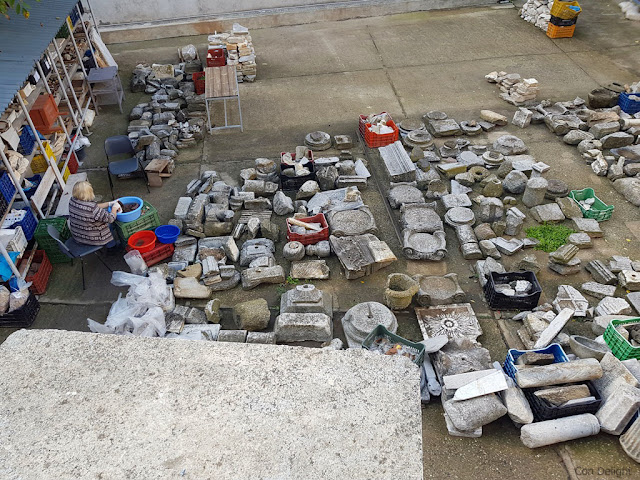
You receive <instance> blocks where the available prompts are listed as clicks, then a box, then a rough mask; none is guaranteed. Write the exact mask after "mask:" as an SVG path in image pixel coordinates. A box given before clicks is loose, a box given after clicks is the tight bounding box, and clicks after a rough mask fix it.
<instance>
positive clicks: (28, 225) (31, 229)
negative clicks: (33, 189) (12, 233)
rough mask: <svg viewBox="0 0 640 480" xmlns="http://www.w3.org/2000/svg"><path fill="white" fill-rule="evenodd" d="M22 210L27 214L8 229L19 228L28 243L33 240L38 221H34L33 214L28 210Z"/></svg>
mask: <svg viewBox="0 0 640 480" xmlns="http://www.w3.org/2000/svg"><path fill="white" fill-rule="evenodd" d="M24 210H25V212H27V213H25V215H24V217H23V218H22V220H20V221H19V222H15V223H14V224H13V225H11V227H9V228H16V227H21V228H22V231H23V232H24V236H25V237H26V238H27V240H28V241H30V240H31V239H32V238H33V234H34V233H35V231H36V227H37V226H38V221H37V220H36V217H35V216H34V215H33V212H32V211H31V209H30V208H25V209H24Z"/></svg>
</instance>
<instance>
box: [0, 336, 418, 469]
mask: <svg viewBox="0 0 640 480" xmlns="http://www.w3.org/2000/svg"><path fill="white" fill-rule="evenodd" d="M167 358H171V359H172V360H171V361H170V362H167V361H166V359H167ZM0 361H1V362H2V363H3V364H10V365H13V367H12V368H11V369H10V371H9V370H6V371H4V372H3V373H2V374H0V404H2V405H3V408H2V410H1V411H0V423H1V424H2V425H3V442H5V445H11V446H12V448H11V449H4V451H3V454H2V455H1V456H0V471H2V472H11V473H10V474H9V477H12V478H25V479H31V478H42V474H43V472H46V477H47V478H72V477H73V478H99V477H102V478H129V479H132V480H134V479H146V478H174V477H175V478H180V476H181V475H183V473H181V472H184V473H186V474H187V476H189V477H193V478H225V479H246V478H306V479H325V478H392V477H397V476H400V477H401V478H407V479H416V480H417V479H422V471H423V463H422V414H421V407H420V396H419V395H420V393H419V392H420V387H419V382H420V375H419V369H417V368H416V366H415V365H414V364H412V363H411V362H410V361H408V360H407V359H405V358H402V357H385V356H381V355H372V354H371V353H369V352H366V351H363V350H361V349H351V350H347V351H334V350H331V351H324V350H320V349H310V348H303V347H288V346H280V345H246V344H235V343H217V342H193V341H175V340H167V339H150V338H131V337H124V336H117V335H98V334H88V333H80V332H64V331H57V330H33V331H27V330H21V331H19V332H17V333H15V334H13V335H11V336H10V337H9V338H8V339H7V341H6V342H5V343H4V344H2V346H0ZM207 378H210V379H211V378H215V381H207V380H206V379H207ZM345 379H347V380H345ZM116 384H117V387H118V388H117V389H115V388H114V385H116ZM35 385H37V388H34V386H35ZM17 397H19V401H18V400H17ZM381 418H384V419H385V421H384V422H380V419H381ZM327 419H330V421H328V420H327ZM247 425H250V426H251V428H250V429H248V428H247ZM389 425H393V428H391V429H390V428H389ZM52 445H55V448H52ZM241 445H245V446H247V445H250V446H251V448H238V447H239V446H241ZM61 458H64V461H61ZM4 478H7V477H6V476H5V477H4ZM185 478H186V477H185Z"/></svg>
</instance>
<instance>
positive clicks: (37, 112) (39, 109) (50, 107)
mask: <svg viewBox="0 0 640 480" xmlns="http://www.w3.org/2000/svg"><path fill="white" fill-rule="evenodd" d="M59 114H60V112H59V111H58V106H57V105H56V101H55V99H54V98H53V95H52V94H51V93H49V94H45V95H40V96H39V97H38V98H37V99H36V101H35V102H34V104H33V106H32V107H31V110H29V116H30V117H31V121H32V122H33V124H34V125H35V127H36V130H39V131H40V132H41V133H44V132H43V130H46V129H49V128H51V126H52V125H53V124H54V122H55V121H56V120H57V118H58V115H59ZM40 127H42V128H40Z"/></svg>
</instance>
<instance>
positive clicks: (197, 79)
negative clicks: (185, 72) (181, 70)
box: [191, 72, 204, 95]
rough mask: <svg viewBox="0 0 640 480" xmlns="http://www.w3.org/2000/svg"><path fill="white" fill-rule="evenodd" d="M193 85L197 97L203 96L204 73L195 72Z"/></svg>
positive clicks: (192, 77) (192, 75)
mask: <svg viewBox="0 0 640 480" xmlns="http://www.w3.org/2000/svg"><path fill="white" fill-rule="evenodd" d="M191 79H192V80H193V85H194V87H195V89H196V95H202V94H203V93H204V72H195V73H193V74H191Z"/></svg>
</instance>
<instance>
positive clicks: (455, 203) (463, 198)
mask: <svg viewBox="0 0 640 480" xmlns="http://www.w3.org/2000/svg"><path fill="white" fill-rule="evenodd" d="M441 200H442V204H443V205H444V208H446V209H447V210H449V209H450V208H454V207H470V206H471V200H470V199H469V196H468V195H467V194H466V193H459V194H455V193H450V194H448V195H444V196H443V197H442V198H441Z"/></svg>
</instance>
